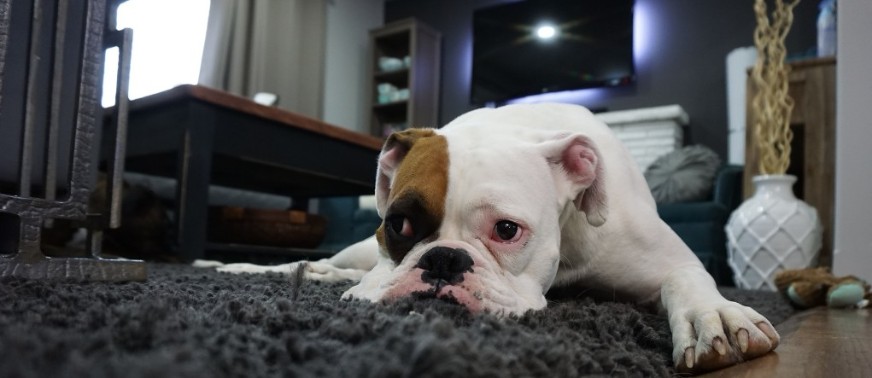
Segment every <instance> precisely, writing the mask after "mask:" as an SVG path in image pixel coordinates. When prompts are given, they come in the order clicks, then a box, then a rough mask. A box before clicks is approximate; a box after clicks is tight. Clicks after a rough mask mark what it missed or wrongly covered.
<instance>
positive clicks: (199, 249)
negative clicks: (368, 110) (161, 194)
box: [104, 85, 382, 260]
mask: <svg viewBox="0 0 872 378" xmlns="http://www.w3.org/2000/svg"><path fill="white" fill-rule="evenodd" d="M127 140H128V142H127V152H126V156H127V160H126V171H128V172H138V173H145V174H151V175H157V176H164V177H171V178H175V179H177V182H178V185H177V189H176V201H175V206H176V214H177V216H176V221H177V225H178V230H177V243H176V244H177V247H178V249H179V253H180V255H181V256H182V258H184V259H185V260H193V259H197V258H203V257H204V250H205V249H206V247H207V242H206V227H207V224H206V220H207V207H208V205H209V202H208V188H209V185H210V184H214V185H221V186H226V187H232V188H239V189H247V190H253V191H258V192H265V193H273V194H280V195H285V196H288V197H291V198H293V203H294V204H295V205H294V207H296V208H305V206H306V204H308V199H309V198H312V197H327V196H352V195H363V194H372V193H373V191H374V186H375V176H376V161H377V158H378V154H379V152H380V149H381V145H382V140H381V139H379V138H376V137H373V136H370V135H365V134H360V133H356V132H353V131H349V130H346V129H342V128H340V127H336V126H333V125H329V124H327V123H325V122H321V121H318V120H315V119H312V118H309V117H306V116H303V115H300V114H295V113H292V112H288V111H285V110H282V109H278V108H275V107H268V106H263V105H260V104H257V103H255V102H253V101H251V100H249V99H246V98H243V97H239V96H234V95H231V94H228V93H226V92H222V91H218V90H214V89H210V88H207V87H202V86H196V85H184V86H179V87H176V88H173V89H171V90H168V91H165V92H161V93H158V94H155V95H152V96H148V97H144V98H141V99H137V100H134V101H132V102H131V103H130V116H129V131H128V138H127ZM108 148H111V147H110V146H108V145H107V144H104V156H107V155H105V154H106V149H108ZM217 248H218V249H222V250H224V251H226V250H227V248H228V247H227V246H218V247H217Z"/></svg>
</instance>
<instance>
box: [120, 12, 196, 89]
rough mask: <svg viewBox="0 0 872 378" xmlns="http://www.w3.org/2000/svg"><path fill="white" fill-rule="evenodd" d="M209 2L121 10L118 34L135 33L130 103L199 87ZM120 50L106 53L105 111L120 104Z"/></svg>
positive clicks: (131, 64) (131, 66)
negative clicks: (117, 88) (117, 99)
mask: <svg viewBox="0 0 872 378" xmlns="http://www.w3.org/2000/svg"><path fill="white" fill-rule="evenodd" d="M208 18H209V0H184V1H178V0H130V1H128V2H126V3H123V4H121V5H120V6H119V7H118V25H117V26H118V28H119V29H123V28H131V29H133V50H132V52H131V63H130V91H129V94H128V95H129V97H130V99H136V98H139V97H144V96H148V95H150V94H154V93H157V92H161V91H165V90H167V89H170V88H172V87H175V86H177V85H180V84H194V83H196V82H197V78H198V76H199V75H200V59H201V58H202V55H203V43H204V41H205V38H206V23H207V21H208ZM117 66H118V49H117V48H112V49H109V50H108V51H106V65H105V67H106V68H105V72H104V75H103V106H112V105H114V104H115V76H116V75H117Z"/></svg>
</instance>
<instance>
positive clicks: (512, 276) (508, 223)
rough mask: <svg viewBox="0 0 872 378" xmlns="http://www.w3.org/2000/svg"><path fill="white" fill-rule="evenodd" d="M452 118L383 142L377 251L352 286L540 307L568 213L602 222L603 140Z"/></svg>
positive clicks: (358, 291) (374, 294)
mask: <svg viewBox="0 0 872 378" xmlns="http://www.w3.org/2000/svg"><path fill="white" fill-rule="evenodd" d="M455 123H457V121H455ZM461 123H462V122H461ZM449 126H450V127H446V128H445V129H442V130H433V129H411V130H407V131H403V132H399V133H396V134H393V135H392V136H391V137H390V138H388V140H387V142H386V143H385V144H384V148H383V151H382V153H381V155H380V158H379V162H378V177H377V180H376V199H377V206H378V212H379V215H380V216H381V217H382V219H383V222H382V224H381V226H380V227H379V228H378V230H377V231H376V238H377V240H378V243H379V246H380V258H379V262H378V264H377V266H376V267H375V268H374V269H373V270H372V271H371V272H369V273H368V274H367V275H366V276H365V277H364V278H363V280H362V281H361V283H360V284H359V285H357V286H355V287H353V288H351V289H350V290H349V291H348V292H346V297H354V298H365V299H370V300H373V301H390V300H393V299H397V298H401V297H405V296H410V295H416V296H427V297H435V298H443V299H448V300H452V301H456V302H457V303H459V304H462V305H464V306H465V307H467V308H468V309H469V310H471V311H473V312H477V311H492V312H497V313H522V312H524V311H526V310H528V309H538V308H542V307H545V304H546V302H545V297H544V294H545V292H546V291H547V290H548V288H549V287H550V286H551V284H552V282H553V280H554V277H555V275H556V273H557V268H558V264H559V262H560V256H561V253H560V246H561V240H562V238H563V237H564V235H563V231H562V229H563V226H564V223H566V222H574V220H575V219H576V218H578V219H585V218H586V222H585V221H583V220H582V221H581V222H583V223H585V224H590V225H592V226H599V225H601V224H602V223H603V222H605V215H606V208H605V199H604V193H603V191H602V190H601V185H600V180H599V179H598V178H600V177H601V176H602V162H601V158H600V154H599V152H598V151H597V147H596V146H595V145H594V142H593V141H592V140H591V139H590V138H589V137H587V136H585V135H582V134H581V133H572V132H566V131H550V132H543V131H542V130H536V129H530V128H528V127H517V126H510V125H502V124H500V123H499V122H495V123H486V124H473V125H462V126H461V125H454V124H452V125H449ZM582 212H583V213H582ZM570 218H571V219H572V220H570ZM576 223H579V222H576Z"/></svg>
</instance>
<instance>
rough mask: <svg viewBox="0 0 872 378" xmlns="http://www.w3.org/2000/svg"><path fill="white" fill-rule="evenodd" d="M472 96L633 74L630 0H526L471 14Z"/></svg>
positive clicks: (560, 87) (520, 93)
mask: <svg viewBox="0 0 872 378" xmlns="http://www.w3.org/2000/svg"><path fill="white" fill-rule="evenodd" d="M472 43H473V45H472V46H473V47H472V88H471V100H472V103H473V104H476V105H481V104H485V103H490V102H502V101H505V100H509V99H513V98H518V97H524V96H528V95H532V94H539V93H547V92H556V91H564V90H570V89H581V88H592V87H605V86H620V85H627V84H630V83H632V82H633V81H634V78H635V71H634V67H633V0H608V1H605V0H528V1H519V2H512V3H507V4H500V5H496V6H492V7H488V8H482V9H479V10H476V11H475V13H474V14H473V41H472Z"/></svg>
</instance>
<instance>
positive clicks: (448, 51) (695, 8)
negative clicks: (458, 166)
mask: <svg viewBox="0 0 872 378" xmlns="http://www.w3.org/2000/svg"><path fill="white" fill-rule="evenodd" d="M504 2H508V1H507V0H392V1H387V2H386V3H385V21H386V22H390V21H393V20H398V19H401V18H405V17H415V18H417V19H419V20H421V21H423V22H424V23H426V24H428V25H430V26H432V27H434V28H435V29H437V30H439V31H440V32H441V33H442V83H441V84H442V86H441V94H440V96H441V97H440V108H441V109H440V112H439V116H440V119H439V122H440V124H445V123H447V122H449V121H451V120H452V119H453V118H454V117H457V116H458V115H460V114H462V113H464V112H466V111H468V110H471V109H473V106H471V105H470V104H469V86H470V84H469V82H470V73H471V71H470V70H471V67H470V59H471V55H472V50H471V49H472V44H471V35H472V12H473V10H475V9H477V8H481V7H486V6H490V5H495V4H499V3H504ZM770 3H771V1H770ZM817 3H818V2H817V1H809V0H807V1H802V2H800V3H799V5H798V6H797V7H796V9H794V21H793V27H792V28H791V31H790V34H789V35H788V37H787V41H786V44H787V49H788V53H789V54H790V55H792V56H795V55H803V54H806V53H808V52H809V51H810V49H811V48H813V47H814V45H815V41H816V32H815V19H816V17H817ZM753 4H754V0H636V7H637V13H639V12H641V11H643V12H644V14H645V17H644V20H645V21H646V23H647V24H648V25H647V27H645V28H644V30H646V32H645V35H636V38H642V39H643V40H645V41H647V42H646V43H645V49H644V51H645V54H643V56H638V57H637V62H636V76H637V81H636V83H635V84H634V85H633V86H632V87H624V88H602V89H595V90H586V91H581V92H576V94H573V95H572V96H570V97H569V98H568V99H564V100H562V101H566V102H573V103H578V104H581V105H584V106H587V107H589V108H592V109H607V110H622V109H632V108H640V107H649V106H659V105H668V104H679V105H681V106H682V107H683V108H684V109H685V111H687V113H688V115H690V120H691V125H690V127H689V128H688V130H687V134H686V138H685V143H687V144H695V143H699V144H704V145H706V146H709V147H711V148H712V149H714V150H715V151H717V152H718V154H720V155H721V157H722V158H723V159H725V160H726V156H727V155H726V151H727V93H726V92H727V89H726V56H727V54H728V53H729V52H730V51H732V50H733V49H735V48H737V47H743V46H752V45H753V44H754V40H753V31H754V27H755V26H756V23H755V18H754V17H755V16H754V11H753V8H752V7H753ZM637 17H639V15H638V14H637ZM639 53H640V52H639V51H637V55H638V54H639ZM564 98H565V97H564Z"/></svg>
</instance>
